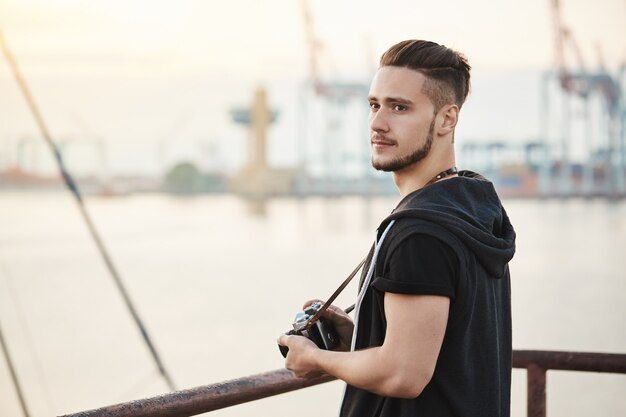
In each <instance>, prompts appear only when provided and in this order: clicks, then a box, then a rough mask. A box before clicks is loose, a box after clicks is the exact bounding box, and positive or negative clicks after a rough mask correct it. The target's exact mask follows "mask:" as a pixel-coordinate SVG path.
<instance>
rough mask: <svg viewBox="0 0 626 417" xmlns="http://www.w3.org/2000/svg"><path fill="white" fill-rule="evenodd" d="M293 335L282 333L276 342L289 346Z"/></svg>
mask: <svg viewBox="0 0 626 417" xmlns="http://www.w3.org/2000/svg"><path fill="white" fill-rule="evenodd" d="M290 337H291V336H288V335H286V334H281V335H280V336H278V339H276V343H278V344H279V345H281V346H289V345H288V343H289V338H290Z"/></svg>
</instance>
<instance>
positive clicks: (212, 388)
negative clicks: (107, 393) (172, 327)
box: [63, 350, 626, 417]
mask: <svg viewBox="0 0 626 417" xmlns="http://www.w3.org/2000/svg"><path fill="white" fill-rule="evenodd" d="M513 367H514V368H522V369H526V370H527V404H528V408H527V415H528V417H545V416H546V372H547V371H548V370H549V369H554V370H566V371H584V372H610V373H622V374H626V354H610V353H584V352H555V351H533V350H515V351H513ZM333 380H334V378H333V377H331V376H329V375H324V376H320V377H317V378H313V379H304V378H297V377H295V376H293V374H292V373H291V372H289V371H287V370H285V369H281V370H277V371H271V372H266V373H262V374H258V375H253V376H249V377H245V378H239V379H235V380H231V381H226V382H221V383H218V384H212V385H205V386H201V387H196V388H191V389H187V390H182V391H175V392H171V393H168V394H164V395H160V396H157V397H152V398H146V399H142V400H135V401H130V402H127V403H121V404H116V405H111V406H107V407H102V408H98V409H95V410H88V411H81V412H79V413H75V414H68V415H66V416H63V417H148V416H150V417H187V416H193V415H197V414H201V413H206V412H209V411H214V410H219V409H221V408H226V407H231V406H233V405H237V404H243V403H246V402H249V401H254V400H259V399H261V398H266V397H271V396H273V395H278V394H284V393H286V392H289V391H294V390H298V389H301V388H306V387H310V386H313V385H318V384H321V383H324V382H329V381H333Z"/></svg>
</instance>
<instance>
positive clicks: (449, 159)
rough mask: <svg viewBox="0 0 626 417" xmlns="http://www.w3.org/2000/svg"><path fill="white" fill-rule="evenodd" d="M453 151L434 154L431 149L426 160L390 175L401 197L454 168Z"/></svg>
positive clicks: (447, 177) (448, 177) (443, 179)
mask: <svg viewBox="0 0 626 417" xmlns="http://www.w3.org/2000/svg"><path fill="white" fill-rule="evenodd" d="M455 164H456V163H455V158H454V149H451V150H447V151H446V152H442V151H440V152H436V151H435V150H434V149H433V152H431V153H430V154H429V155H428V156H427V157H426V158H424V159H422V160H421V161H419V162H416V163H415V164H413V165H411V166H408V167H406V168H404V169H402V170H400V171H394V172H393V174H392V177H393V182H394V183H395V184H396V187H397V188H398V191H399V192H400V195H401V196H402V197H404V196H406V195H408V194H410V193H412V192H413V191H417V190H419V189H421V188H424V187H425V186H426V185H427V184H428V182H429V181H431V180H432V179H433V178H435V177H436V176H437V174H439V173H441V172H443V171H445V170H447V169H450V168H452V167H453V166H455ZM454 176H456V175H452V176H446V177H445V178H442V179H441V180H439V181H445V180H447V179H450V178H453V177H454Z"/></svg>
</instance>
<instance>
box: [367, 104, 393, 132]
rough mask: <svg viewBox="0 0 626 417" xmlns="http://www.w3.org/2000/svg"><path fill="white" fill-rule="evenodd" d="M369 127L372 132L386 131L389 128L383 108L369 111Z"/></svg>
mask: <svg viewBox="0 0 626 417" xmlns="http://www.w3.org/2000/svg"><path fill="white" fill-rule="evenodd" d="M370 129H371V130H373V131H374V132H387V131H388V130H389V124H388V120H387V115H386V114H385V111H384V110H383V109H378V111H376V112H371V113H370Z"/></svg>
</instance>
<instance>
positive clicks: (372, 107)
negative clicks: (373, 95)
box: [370, 103, 380, 110]
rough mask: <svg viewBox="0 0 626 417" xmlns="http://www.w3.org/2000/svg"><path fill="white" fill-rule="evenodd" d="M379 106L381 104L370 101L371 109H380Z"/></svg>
mask: <svg viewBox="0 0 626 417" xmlns="http://www.w3.org/2000/svg"><path fill="white" fill-rule="evenodd" d="M379 107H380V105H379V104H378V103H370V109H371V110H378V108H379Z"/></svg>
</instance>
